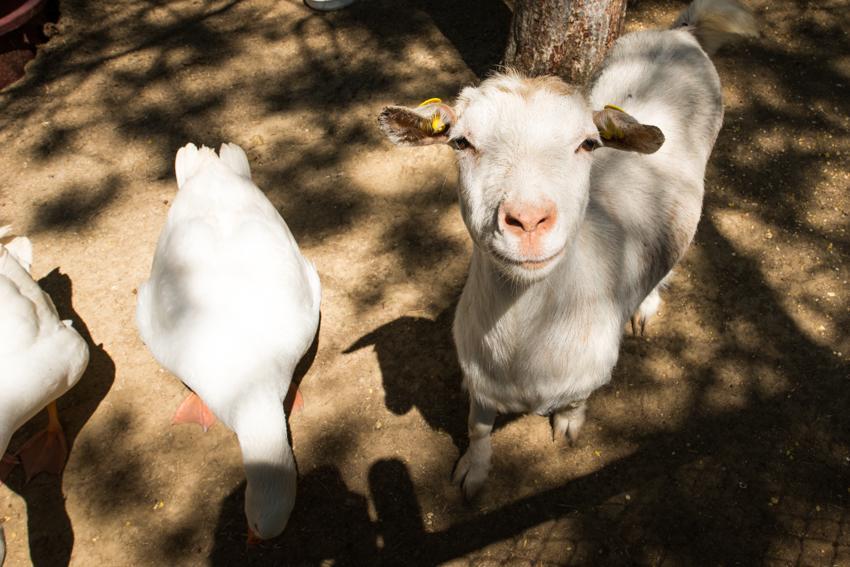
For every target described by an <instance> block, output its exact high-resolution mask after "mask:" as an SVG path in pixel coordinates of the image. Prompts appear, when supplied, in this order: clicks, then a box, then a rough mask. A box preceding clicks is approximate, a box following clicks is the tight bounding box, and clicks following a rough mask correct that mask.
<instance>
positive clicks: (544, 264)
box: [491, 249, 564, 283]
mask: <svg viewBox="0 0 850 567" xmlns="http://www.w3.org/2000/svg"><path fill="white" fill-rule="evenodd" d="M563 255H564V251H563V249H561V250H560V251H559V252H557V253H556V254H553V255H552V256H549V257H548V258H546V259H544V260H542V261H538V260H522V259H512V258H508V257H506V256H504V255H502V254H499V253H498V252H493V253H492V254H491V257H492V258H493V260H494V261H495V263H496V265H497V266H498V268H499V271H501V272H502V273H503V274H504V275H505V276H506V277H507V278H508V279H511V280H513V281H516V282H523V283H534V282H537V281H540V280H542V279H545V278H546V277H547V276H548V275H549V274H551V273H552V271H553V270H554V269H555V267H556V266H557V265H558V263H560V261H561V258H562V257H563Z"/></svg>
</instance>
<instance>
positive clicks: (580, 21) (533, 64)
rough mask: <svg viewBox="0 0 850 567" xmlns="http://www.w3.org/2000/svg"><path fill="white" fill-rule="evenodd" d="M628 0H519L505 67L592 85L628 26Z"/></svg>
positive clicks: (515, 9) (515, 5)
mask: <svg viewBox="0 0 850 567" xmlns="http://www.w3.org/2000/svg"><path fill="white" fill-rule="evenodd" d="M625 16H626V0H516V2H515V3H514V16H513V21H512V22H511V31H510V36H509V37H508V47H507V49H506V50H505V65H507V66H508V67H512V68H514V69H517V70H519V71H522V72H523V73H526V74H527V75H530V76H537V75H557V76H559V77H561V78H562V79H564V80H565V81H567V82H569V83H572V84H584V83H586V82H587V81H588V80H589V79H590V77H591V75H592V74H593V71H594V70H595V69H596V68H597V67H598V66H599V65H600V63H602V60H603V59H604V57H605V53H606V51H608V48H609V47H611V44H613V43H614V40H616V39H617V37H618V36H619V35H620V32H621V31H622V29H623V21H624V20H625Z"/></svg>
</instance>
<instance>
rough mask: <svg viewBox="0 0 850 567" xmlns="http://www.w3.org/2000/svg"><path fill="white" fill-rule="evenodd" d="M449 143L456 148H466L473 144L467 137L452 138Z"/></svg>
mask: <svg viewBox="0 0 850 567" xmlns="http://www.w3.org/2000/svg"><path fill="white" fill-rule="evenodd" d="M449 145H450V146H451V147H452V148H454V149H456V150H466V149H469V148H471V147H472V144H470V143H469V140H467V139H466V138H452V139H451V140H449Z"/></svg>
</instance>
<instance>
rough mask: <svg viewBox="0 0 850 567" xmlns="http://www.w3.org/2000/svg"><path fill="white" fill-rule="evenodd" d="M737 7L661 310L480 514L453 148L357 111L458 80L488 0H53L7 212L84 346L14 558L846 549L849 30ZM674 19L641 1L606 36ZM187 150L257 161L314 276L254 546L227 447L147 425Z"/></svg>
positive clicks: (25, 495)
mask: <svg viewBox="0 0 850 567" xmlns="http://www.w3.org/2000/svg"><path fill="white" fill-rule="evenodd" d="M751 3H752V4H753V5H754V7H755V8H756V10H757V13H758V16H759V18H760V20H761V21H762V23H763V29H764V37H763V38H762V39H761V40H758V41H753V42H749V43H746V44H744V45H741V46H738V47H737V48H734V49H728V50H725V51H722V52H721V53H720V54H718V56H717V57H716V59H715V61H716V64H717V67H718V69H719V72H720V75H721V78H722V80H723V82H724V85H725V96H726V102H727V115H726V126H725V128H724V130H723V132H722V133H721V135H720V139H719V141H718V144H717V146H716V148H715V152H714V155H713V157H712V160H711V162H710V166H709V170H708V175H707V183H706V187H707V194H706V202H705V212H704V215H703V219H702V221H701V224H700V228H699V233H698V235H697V238H696V242H695V243H694V245H693V247H692V248H691V250H690V251H689V252H688V255H687V257H686V258H685V261H684V262H683V264H682V265H681V267H680V269H679V270H678V273H677V275H676V277H675V278H674V280H673V282H672V286H671V288H670V290H669V291H668V292H667V293H666V297H665V299H666V303H665V306H664V307H663V310H662V313H661V315H660V317H659V318H658V319H656V320H654V321H653V322H652V323H651V324H650V325H649V327H648V329H647V331H648V333H647V336H646V337H644V338H634V337H627V338H626V339H625V341H624V346H623V349H622V355H621V358H620V362H619V364H618V366H617V368H616V370H615V373H614V378H613V381H612V382H611V384H610V385H609V386H607V387H606V388H604V389H602V390H600V391H599V392H597V393H596V394H595V395H594V396H593V398H592V401H591V403H590V409H589V414H588V416H589V420H588V424H587V426H586V427H585V430H584V432H583V436H582V438H581V439H580V441H579V443H578V444H577V446H575V447H569V446H567V445H566V444H553V443H552V442H551V437H550V431H549V425H548V423H547V421H546V420H545V419H543V418H540V417H534V416H509V417H507V418H505V419H502V420H501V421H500V422H499V423H500V426H499V428H498V430H497V431H496V433H495V434H494V450H495V461H494V468H493V471H492V481H491V483H490V485H489V487H488V489H487V491H486V493H485V494H483V495H482V497H481V498H480V500H479V501H478V502H476V503H475V504H472V505H468V504H465V503H464V502H463V499H462V498H461V495H460V493H459V491H458V490H457V489H456V488H455V487H454V486H452V485H451V484H450V482H449V478H450V473H451V470H452V467H453V466H454V463H455V460H456V459H457V457H458V456H459V450H460V449H462V448H463V447H464V446H465V434H464V429H465V416H466V397H465V394H464V393H462V392H461V390H460V375H459V370H458V367H457V363H456V361H455V356H454V351H453V346H452V342H451V338H450V324H451V319H452V310H453V307H454V304H455V301H456V299H457V297H458V295H459V292H460V289H461V286H462V283H463V280H464V277H465V271H466V264H467V257H468V253H469V249H470V245H469V242H468V238H467V235H466V232H465V229H464V227H463V224H462V222H461V220H460V217H459V214H458V211H457V204H456V197H455V188H456V183H457V177H456V171H455V167H454V165H453V163H452V156H451V152H450V150H448V149H447V148H437V147H431V148H425V149H421V150H418V151H416V150H404V149H396V148H393V147H392V146H390V144H389V143H387V142H385V141H384V140H382V139H381V136H380V134H379V132H378V130H377V128H376V126H375V116H376V114H377V113H378V112H379V111H380V109H381V108H382V106H384V105H386V104H389V103H405V104H409V103H416V102H418V101H420V100H423V99H425V98H428V97H432V96H440V97H444V98H451V97H452V96H453V95H454V94H455V93H456V92H457V91H458V90H459V88H460V87H462V86H464V85H466V84H471V83H474V82H476V81H477V80H479V79H480V77H482V76H483V75H484V74H485V73H486V71H487V70H488V69H489V68H491V67H492V66H493V65H495V64H496V63H498V61H499V58H500V55H501V52H502V49H503V46H504V41H505V38H506V37H507V25H508V22H509V18H510V12H509V9H508V8H507V7H506V6H505V5H504V4H502V3H501V2H499V1H498V0H468V1H466V2H451V1H450V0H436V1H433V2H425V1H420V0H411V1H396V0H375V1H366V0H363V1H361V2H359V3H357V4H355V5H354V6H353V7H351V8H350V9H348V10H346V11H343V12H339V13H335V14H331V15H318V14H315V13H311V12H310V11H309V10H307V9H306V8H305V7H303V6H302V5H301V4H300V2H297V1H296V0H283V1H275V2H272V1H266V0H248V1H244V2H237V1H235V0H213V1H211V2H201V1H200V0H181V1H175V2H160V1H156V0H150V1H126V2H105V1H95V0H68V1H62V2H61V5H60V10H61V16H60V20H59V22H58V25H57V27H56V34H55V35H54V36H53V37H52V38H51V39H50V41H49V42H48V43H47V44H46V45H44V46H43V47H42V48H41V49H40V51H39V55H38V56H37V58H36V59H35V60H34V61H33V62H32V63H31V64H30V66H29V67H28V69H27V76H26V77H25V78H24V79H22V80H21V81H19V82H18V83H15V84H14V85H12V86H10V87H9V88H7V89H6V90H5V91H3V92H2V94H0V125H2V130H0V147H2V152H0V171H2V172H3V175H2V181H0V223H9V222H11V223H14V225H15V227H16V228H17V230H18V232H19V233H24V234H28V235H29V236H30V237H31V238H32V239H33V242H34V245H35V265H34V273H35V274H36V275H37V276H38V277H40V278H43V279H42V284H43V286H44V287H45V289H47V290H48V291H49V292H50V293H51V295H52V296H53V297H54V299H55V301H56V303H57V305H58V306H59V309H60V311H62V314H63V315H64V316H65V317H69V318H71V319H73V320H74V322H75V325H76V326H77V328H78V329H81V330H82V332H83V333H84V335H85V336H86V338H87V339H88V340H89V341H90V344H91V345H92V360H91V365H90V367H89V369H88V371H87V372H86V374H85V375H84V377H83V379H82V381H81V382H80V384H79V385H78V386H77V387H76V388H75V389H74V390H73V391H71V392H70V393H69V394H68V395H66V396H65V397H63V398H62V399H61V400H60V401H59V407H60V414H61V417H62V420H63V423H64V424H65V427H66V432H67V434H68V438H69V442H70V444H71V453H70V458H69V461H68V464H67V468H66V469H65V473H64V476H63V478H62V479H61V480H60V479H58V478H53V477H48V476H44V475H42V476H40V477H37V478H35V479H33V480H32V481H31V482H30V483H28V484H25V483H24V479H23V476H22V474H21V472H20V471H17V472H15V473H13V475H12V476H11V477H10V478H9V481H8V484H7V485H5V486H0V521H4V522H5V523H4V526H5V530H6V537H7V540H8V554H9V555H8V558H7V562H8V563H7V564H8V565H11V566H17V565H26V564H28V563H29V562H30V561H31V562H32V563H33V564H35V565H38V566H55V565H66V564H72V565H75V566H91V565H207V564H211V565H237V564H238V565H283V564H287V565H288V564H304V565H315V564H325V565H330V564H340V565H342V564H355V565H368V564H377V563H385V564H436V563H450V564H453V565H463V564H476V565H491V564H492V565H496V564H499V565H502V564H508V565H515V564H516V565H521V564H530V563H531V564H553V565H554V564H597V565H620V564H646V565H661V564H663V565H678V564H683V565H692V564H722V565H735V564H740V565H754V564H762V563H767V564H776V565H785V564H800V565H831V564H837V565H850V416H849V415H848V408H850V393H848V392H850V365H848V362H847V360H848V357H850V336H848V334H847V328H848V321H850V297H848V293H850V290H848V285H847V280H848V279H850V265H848V261H847V260H848V254H850V239H848V234H847V229H848V222H847V221H848V217H847V215H848V212H850V202H848V195H847V188H848V180H850V176H848V153H850V118H848V115H850V112H848V111H850V56H849V55H848V54H850V42H848V36H847V32H846V30H848V29H850V18H848V15H847V10H846V5H845V3H844V2H841V1H840V0H822V1H818V2H807V1H804V0H787V1H785V2H770V1H769V0H753V1H752V2H751ZM681 7H682V3H680V2H678V1H674V0H648V1H646V2H644V1H641V2H634V3H633V5H632V6H630V11H629V14H628V16H627V22H628V24H627V26H628V28H629V29H637V28H641V27H648V26H653V25H666V24H668V23H669V22H672V20H673V18H674V17H675V14H676V13H677V12H678V10H680V9H681ZM472 29H474V30H475V33H474V34H472V33H470V30H472ZM189 141H194V142H196V143H206V144H208V145H217V144H219V143H221V142H222V141H233V142H236V143H238V144H241V145H242V146H243V147H245V148H246V150H247V151H248V154H249V157H250V160H251V163H252V167H253V170H254V176H255V180H256V181H257V182H258V184H259V185H260V186H261V187H262V188H263V189H265V191H266V192H267V194H268V195H269V197H270V198H271V200H272V201H273V202H274V203H275V205H276V206H277V207H278V208H279V210H280V211H281V212H282V214H283V216H284V217H285V218H286V219H287V222H288V223H289V225H290V226H291V228H292V230H293V232H294V233H295V235H296V236H297V238H298V239H299V241H300V242H301V243H302V249H303V250H304V252H305V254H306V255H308V256H309V257H310V258H312V259H313V260H314V261H315V262H316V264H317V265H318V268H319V272H320V275H321V278H322V282H323V285H324V290H325V292H324V303H323V310H322V317H323V319H322V328H321V332H320V337H319V344H318V351H317V354H316V357H315V361H314V363H313V365H312V367H311V368H310V370H309V372H307V374H306V376H305V377H304V379H303V382H302V392H303V394H304V398H305V401H306V406H305V408H304V410H303V411H302V412H301V413H298V414H296V415H295V416H294V417H293V418H292V420H291V426H292V437H293V442H294V449H295V454H296V458H297V461H298V467H299V471H300V479H299V494H298V501H297V504H296V508H295V511H294V513H293V515H292V518H291V520H290V525H289V527H288V529H287V531H286V533H285V534H284V535H283V536H282V537H281V538H279V539H278V540H275V541H272V542H269V543H267V544H265V545H263V546H260V547H258V548H254V549H250V550H246V549H245V543H244V542H245V540H244V538H245V528H246V526H245V520H244V516H243V512H242V505H243V490H244V478H243V472H242V469H241V463H240V455H239V451H238V447H237V444H236V439H235V437H234V435H233V434H232V433H230V432H229V431H227V430H226V429H225V428H224V427H222V426H221V425H220V424H219V425H217V426H215V427H213V428H212V429H211V430H210V431H209V432H208V433H206V434H204V433H202V432H201V431H200V429H199V428H196V427H192V426H178V427H172V426H170V425H169V420H170V417H171V414H172V412H173V411H174V409H175V408H176V407H177V405H178V403H179V402H180V401H181V399H182V397H183V396H184V394H185V392H186V391H185V388H184V387H183V386H182V384H181V383H180V382H179V381H178V380H176V379H175V378H174V377H172V376H171V375H169V374H168V373H165V372H163V371H162V370H160V369H159V367H158V365H157V364H156V362H155V361H154V360H153V358H152V357H151V356H150V354H149V353H148V352H147V350H146V349H145V347H144V345H143V344H142V343H141V342H140V340H139V338H138V336H137V334H136V330H135V326H134V323H133V311H134V304H135V296H134V291H135V289H136V286H137V285H138V284H139V282H140V281H142V280H143V279H144V278H145V277H146V273H147V271H148V269H149V266H150V261H151V258H152V254H153V247H154V243H155V241H156V238H157V234H158V232H159V229H160V227H161V225H162V223H163V220H164V218H165V214H166V211H167V209H168V204H169V201H170V199H171V198H172V197H173V195H174V192H175V190H176V186H175V183H174V179H173V174H172V160H173V156H174V153H175V151H176V150H177V148H178V147H180V146H181V145H183V144H184V143H186V142H189ZM45 420H46V417H45V415H41V416H39V417H38V418H36V419H35V420H33V423H31V424H29V425H28V426H27V427H25V428H24V430H22V431H21V432H20V433H19V434H18V435H17V436H16V437H15V438H14V440H13V443H12V448H15V447H17V446H18V445H20V443H21V442H23V440H24V439H25V438H26V437H27V436H28V434H31V433H32V432H33V431H35V429H36V428H37V427H39V426H41V425H42V424H43V423H44V422H45Z"/></svg>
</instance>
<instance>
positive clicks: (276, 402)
mask: <svg viewBox="0 0 850 567" xmlns="http://www.w3.org/2000/svg"><path fill="white" fill-rule="evenodd" d="M175 169H176V173H177V185H178V188H179V189H178V191H177V196H176V197H175V199H174V202H173V204H172V205H171V210H170V211H169V213H168V219H167V220H166V223H165V227H164V228H163V229H162V233H161V234H160V237H159V242H158V244H157V247H156V255H155V257H154V260H153V267H152V268H151V275H150V279H148V280H147V281H146V282H145V283H143V284H142V285H141V286H140V288H139V297H138V304H137V311H136V320H137V324H138V327H139V332H140V334H141V337H142V340H144V342H145V344H147V346H148V348H150V350H151V352H152V353H153V355H154V356H155V357H156V359H157V360H158V361H159V363H160V364H162V366H164V367H165V368H166V369H168V370H169V371H171V372H172V373H173V374H174V375H176V376H177V377H178V378H180V380H182V381H183V382H184V383H185V384H186V385H187V386H188V387H189V388H191V389H192V390H193V391H194V392H195V393H196V394H197V396H194V395H192V396H190V397H189V399H187V401H186V402H184V404H183V406H181V408H180V410H178V415H177V416H176V418H177V420H178V421H191V420H193V419H194V420H195V421H197V422H198V423H200V424H202V425H203V426H204V427H205V428H206V427H208V426H209V425H210V424H211V415H210V410H211V413H212V414H214V415H215V416H216V417H217V418H218V419H220V420H221V421H222V422H224V424H225V425H227V426H228V427H229V428H230V429H232V430H233V431H234V432H235V433H236V435H237V437H238V438H239V444H240V447H241V449H242V457H243V462H244V465H245V474H246V477H247V481H248V482H247V488H246V490H245V514H246V516H247V518H248V523H249V528H250V531H249V534H251V535H250V538H252V539H253V538H255V537H259V538H260V539H268V538H271V537H275V536H277V535H278V534H280V533H281V532H282V531H283V530H284V528H285V527H286V524H287V521H288V520H289V515H290V513H291V512H292V507H293V505H294V503H295V487H296V476H297V475H296V468H295V461H294V458H293V455H292V449H291V448H290V446H289V440H288V439H287V423H286V416H285V415H284V408H283V400H284V397H285V396H286V393H287V391H288V390H289V387H290V382H291V380H292V374H293V371H294V370H295V367H296V365H297V364H298V361H299V360H300V359H301V357H302V356H303V355H304V353H305V352H306V351H307V350H308V348H309V347H310V345H311V343H312V341H313V338H314V336H315V335H316V331H317V328H318V324H319V303H320V299H321V287H320V283H319V276H318V273H317V272H316V269H315V267H314V266H313V264H312V263H311V262H309V261H308V260H306V259H305V258H304V257H303V256H302V255H301V252H300V250H299V249H298V244H297V243H296V242H295V238H293V236H292V233H291V232H290V231H289V228H288V227H287V225H286V223H285V222H284V220H283V218H281V216H280V214H278V212H277V210H275V208H274V206H273V205H272V204H271V203H270V202H269V200H268V199H267V198H266V196H265V195H264V194H263V193H262V192H261V191H260V189H259V188H257V186H256V185H254V183H253V182H252V181H251V171H250V166H249V165H248V158H247V156H246V155H245V152H244V151H243V150H242V149H241V148H240V147H239V146H237V145H235V144H223V145H222V146H221V149H220V150H219V155H216V154H215V152H214V151H213V150H211V149H209V148H206V147H202V148H201V149H198V148H197V147H195V146H194V145H193V144H188V145H187V146H184V147H183V148H181V149H180V151H178V152H177V159H176V163H175ZM198 396H200V399H201V400H203V402H201V400H199V399H198ZM207 406H208V407H209V409H207ZM193 413H194V418H192V417H191V416H190V414H193ZM187 416H189V417H187Z"/></svg>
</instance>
